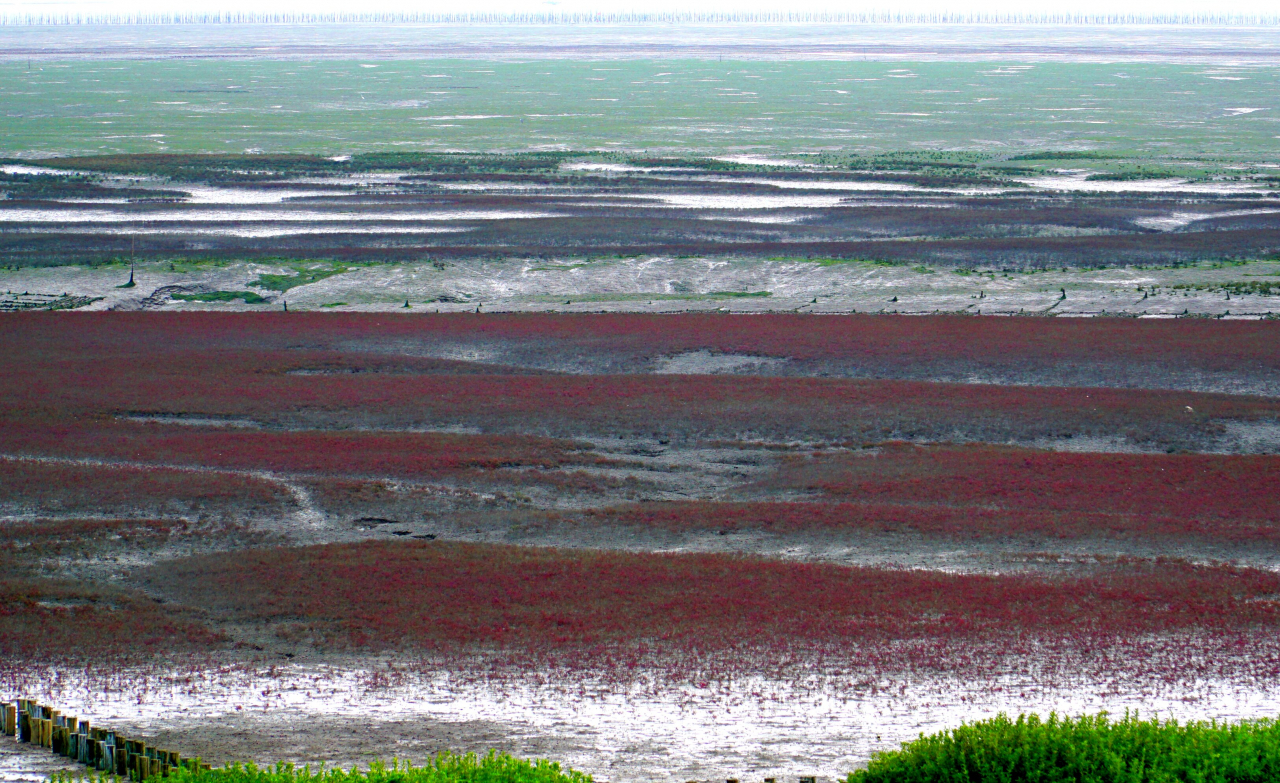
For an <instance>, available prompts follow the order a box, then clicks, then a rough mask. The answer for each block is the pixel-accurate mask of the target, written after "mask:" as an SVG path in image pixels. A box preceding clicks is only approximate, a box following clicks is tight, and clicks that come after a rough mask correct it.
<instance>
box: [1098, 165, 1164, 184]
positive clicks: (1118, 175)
mask: <svg viewBox="0 0 1280 783" xmlns="http://www.w3.org/2000/svg"><path fill="white" fill-rule="evenodd" d="M1184 176H1186V173H1185V172H1183V173H1179V172H1177V171H1170V170H1169V169H1160V168H1151V167H1149V166H1139V167H1137V168H1126V169H1120V170H1119V171H1103V172H1100V173H1098V174H1090V175H1089V176H1087V177H1085V179H1086V180H1088V181H1089V182H1131V181H1133V180H1140V179H1179V178H1181V177H1184Z"/></svg>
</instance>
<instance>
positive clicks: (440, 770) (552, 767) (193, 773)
mask: <svg viewBox="0 0 1280 783" xmlns="http://www.w3.org/2000/svg"><path fill="white" fill-rule="evenodd" d="M192 766H195V767H198V765H189V766H179V767H174V768H173V769H172V770H171V771H170V772H169V777H168V780H169V781H170V783H591V776H590V775H585V774H583V773H581V772H577V771H575V770H571V769H561V768H560V765H559V764H557V763H555V762H551V761H545V760H541V759H539V760H536V761H532V760H525V759H518V758H515V757H513V756H509V755H507V754H505V753H496V752H494V751H490V752H489V753H488V754H487V755H485V756H476V755H475V754H474V753H468V754H467V755H465V756H462V755H455V754H452V753H448V752H445V753H441V754H439V755H437V756H435V757H434V758H432V759H431V760H429V761H428V762H427V763H426V764H425V765H423V766H421V767H415V766H413V765H411V764H401V763H398V762H392V764H391V765H390V766H387V765H386V764H382V763H378V762H375V763H373V764H371V765H370V766H369V770H368V771H367V772H361V771H359V770H358V769H356V768H352V769H351V770H350V771H343V770H341V769H328V770H326V769H324V768H323V767H321V768H319V769H314V770H313V769H311V767H303V768H302V769H297V768H296V767H294V766H293V765H292V764H277V765H276V766H275V767H266V768H263V769H259V768H258V767H257V766H255V765H253V764H243V765H242V764H235V765H228V766H226V767H224V768H222V769H213V770H202V769H198V768H197V769H192ZM86 777H87V778H88V779H90V780H92V779H94V778H93V776H92V775H89V776H86ZM101 777H102V779H106V778H107V776H105V775H104V776H101ZM84 779H85V778H81V777H79V776H77V775H72V774H69V773H67V772H58V773H56V774H54V775H53V777H52V778H50V783H82V781H83V780H84Z"/></svg>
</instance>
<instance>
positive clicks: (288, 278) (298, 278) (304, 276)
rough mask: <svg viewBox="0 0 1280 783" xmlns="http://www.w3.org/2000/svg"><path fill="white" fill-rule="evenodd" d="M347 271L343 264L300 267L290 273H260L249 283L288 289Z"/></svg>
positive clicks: (261, 286) (271, 288)
mask: <svg viewBox="0 0 1280 783" xmlns="http://www.w3.org/2000/svg"><path fill="white" fill-rule="evenodd" d="M346 271H348V268H347V267H345V266H335V267H330V268H328V269H300V270H298V272H297V273H295V274H292V275H272V274H265V273H264V274H260V275H258V279H257V280H254V281H253V282H252V283H250V284H249V285H251V286H255V287H257V288H265V289H267V290H268V291H288V290H289V289H290V288H297V287H298V286H300V285H309V284H311V283H316V282H319V281H321V280H323V279H325V278H326V277H333V276H334V275H340V274H342V273H343V272H346Z"/></svg>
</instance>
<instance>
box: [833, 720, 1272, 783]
mask: <svg viewBox="0 0 1280 783" xmlns="http://www.w3.org/2000/svg"><path fill="white" fill-rule="evenodd" d="M1021 780H1026V781H1031V780H1034V781H1038V782H1039V783H1059V782H1061V783H1067V782H1068V781H1071V783H1076V782H1077V781H1090V782H1091V783H1164V782H1165V781H1168V782H1169V783H1173V782H1174V781H1192V780H1196V781H1232V783H1254V782H1255V781H1256V782H1257V783H1263V781H1275V780H1280V722H1277V721H1274V720H1259V721H1245V722H1242V723H1237V724H1226V723H1216V722H1212V723H1207V722H1192V723H1186V724H1179V723H1177V722H1176V721H1167V722H1161V721H1159V720H1155V719H1153V720H1146V721H1144V720H1139V719H1138V718H1137V716H1134V715H1128V714H1126V715H1125V717H1124V719H1123V720H1120V721H1115V722H1112V721H1110V720H1109V719H1108V717H1107V715H1106V714H1105V713H1103V714H1101V715H1097V716H1083V717H1080V718H1074V719H1073V718H1060V717H1058V716H1056V715H1050V716H1049V719H1048V720H1042V719H1040V718H1039V717H1037V716H1035V715H1031V716H1026V715H1023V716H1019V717H1018V719H1017V720H1016V721H1015V720H1010V719H1009V718H1008V717H1007V716H1005V715H1000V716H998V717H995V718H992V719H991V720H987V721H981V722H978V723H974V724H967V725H963V726H961V727H959V728H956V729H951V730H949V731H944V732H941V733H939V734H934V735H932V736H929V737H925V736H923V735H922V736H921V737H920V739H918V740H916V741H914V742H909V743H905V744H904V745H903V746H902V749H901V750H897V751H890V752H886V753H878V754H876V756H875V757H874V758H872V760H871V763H870V765H869V766H868V767H867V769H865V770H860V771H858V772H854V773H852V774H851V775H849V777H848V783H962V782H963V783H971V782H976V781H1021Z"/></svg>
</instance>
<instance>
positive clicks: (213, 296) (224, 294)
mask: <svg viewBox="0 0 1280 783" xmlns="http://www.w3.org/2000/svg"><path fill="white" fill-rule="evenodd" d="M173 298H174V299H177V300H178V301H180V302H234V301H236V300H237V299H241V300H243V301H244V303H245V304H263V303H264V302H266V301H267V300H266V299H264V298H262V297H261V296H258V295H257V294H255V293H253V292H252V291H207V292H205V293H199V294H173Z"/></svg>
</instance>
